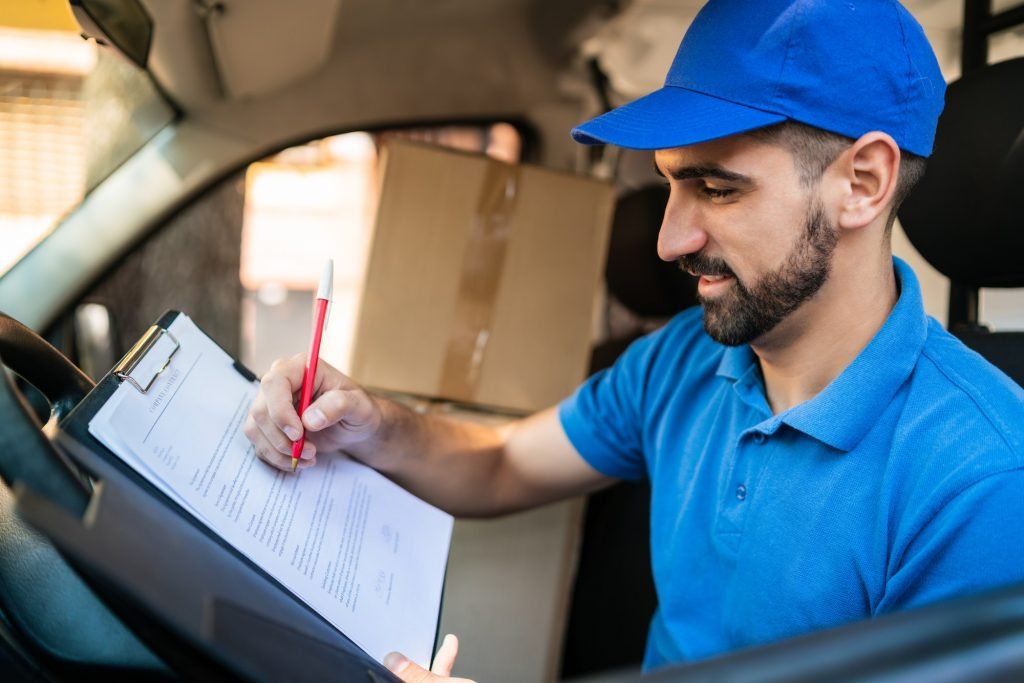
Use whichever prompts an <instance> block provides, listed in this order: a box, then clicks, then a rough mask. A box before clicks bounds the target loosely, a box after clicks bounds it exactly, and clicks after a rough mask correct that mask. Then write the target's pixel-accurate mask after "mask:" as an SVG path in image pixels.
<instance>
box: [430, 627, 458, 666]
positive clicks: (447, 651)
mask: <svg viewBox="0 0 1024 683" xmlns="http://www.w3.org/2000/svg"><path fill="white" fill-rule="evenodd" d="M458 654H459V639H458V638H456V637H455V636H454V635H452V634H451V633H449V634H448V635H446V636H445V637H444V640H443V641H442V642H441V648H440V649H439V650H438V651H437V654H436V655H434V664H433V666H431V667H430V670H431V671H432V672H433V673H435V674H437V675H439V676H451V675H452V667H453V666H455V658H456V657H457V656H458Z"/></svg>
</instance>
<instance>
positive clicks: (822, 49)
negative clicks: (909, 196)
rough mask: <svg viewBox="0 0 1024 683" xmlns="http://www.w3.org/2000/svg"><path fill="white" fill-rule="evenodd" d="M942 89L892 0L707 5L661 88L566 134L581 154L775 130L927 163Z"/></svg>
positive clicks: (931, 57)
mask: <svg viewBox="0 0 1024 683" xmlns="http://www.w3.org/2000/svg"><path fill="white" fill-rule="evenodd" d="M945 90H946V83H945V80H943V78H942V73H941V72H940V71H939V64H938V62H937V60H936V59H935V53H934V52H933V51H932V48H931V45H930V44H929V43H928V39H927V38H926V37H925V35H924V30H923V29H922V28H921V25H920V24H918V23H917V21H916V20H915V19H914V18H913V17H912V16H911V15H910V13H909V12H907V10H906V9H905V8H904V7H903V6H902V5H901V4H900V3H898V2H896V1H895V0H711V1H710V2H708V3H707V5H705V6H704V8H703V9H701V11H700V13H699V14H698V15H697V18H696V19H694V21H693V24H692V25H691V26H690V29H689V30H688V31H687V32H686V35H685V36H684V37H683V42H682V43H681V44H680V46H679V51H678V52H677V53H676V57H675V60H673V62H672V67H671V68H670V69H669V72H668V76H667V77H666V79H665V85H664V87H662V88H661V89H660V90H656V91H654V92H653V93H651V94H649V95H646V96H644V97H641V98H640V99H638V100H635V101H633V102H630V103H629V104H626V105H624V106H621V107H619V108H617V109H613V110H612V111H610V112H608V113H606V114H604V115H602V116H599V117H597V118H595V119H593V120H591V121H588V122H586V123H584V124H583V125H581V126H579V127H577V128H574V129H573V131H572V136H573V138H574V139H575V140H576V141H577V142H582V143H585V144H600V143H609V144H614V145H619V146H620V147H629V148H633V149H668V148H672V147H684V146H687V145H694V144H697V143H700V142H707V141H709V140H714V139H717V138H722V137H726V136H729V135H735V134H737V133H742V132H745V131H748V130H754V129H756V128H763V127H765V126H770V125H773V124H776V123H782V122H783V121H790V120H792V121H798V122H800V123H803V124H806V125H809V126H813V127H815V128H821V129H823V130H827V131H831V132H833V133H838V134H840V135H845V136H847V137H851V138H859V137H860V136H861V135H863V134H865V133H867V132H869V131H874V130H878V131H883V132H885V133H888V134H889V135H891V136H892V137H893V139H895V140H896V143H897V144H898V145H899V146H900V147H901V148H902V149H904V150H906V151H908V152H912V153H914V154H917V155H920V156H928V155H929V154H931V151H932V143H933V141H934V139H935V126H936V124H937V122H938V119H939V114H940V113H941V112H942V105H943V101H944V95H945Z"/></svg>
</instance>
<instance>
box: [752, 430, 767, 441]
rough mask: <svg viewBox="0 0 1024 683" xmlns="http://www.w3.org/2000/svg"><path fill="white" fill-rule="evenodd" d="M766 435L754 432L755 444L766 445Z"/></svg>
mask: <svg viewBox="0 0 1024 683" xmlns="http://www.w3.org/2000/svg"><path fill="white" fill-rule="evenodd" d="M764 438H765V437H764V433H762V432H754V443H764Z"/></svg>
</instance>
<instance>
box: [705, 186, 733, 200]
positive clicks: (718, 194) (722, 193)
mask: <svg viewBox="0 0 1024 683" xmlns="http://www.w3.org/2000/svg"><path fill="white" fill-rule="evenodd" d="M701 192H702V193H703V194H704V196H705V197H707V198H708V199H725V198H726V197H729V196H730V195H731V194H732V193H733V192H735V190H731V189H722V188H718V187H708V186H707V185H705V186H704V187H702V188H701Z"/></svg>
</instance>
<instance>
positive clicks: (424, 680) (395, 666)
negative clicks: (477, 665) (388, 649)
mask: <svg viewBox="0 0 1024 683" xmlns="http://www.w3.org/2000/svg"><path fill="white" fill-rule="evenodd" d="M458 654H459V639H458V638H456V637H455V636H453V635H452V634H450V633H449V634H448V635H446V636H445V637H444V642H442V643H441V649H439V650H438V651H437V655H436V656H435V657H434V665H433V666H431V667H430V671H427V670H426V669H424V668H423V667H421V666H420V665H418V664H416V663H415V662H411V661H409V660H408V659H406V658H405V656H403V655H401V654H399V653H397V652H392V653H391V654H389V655H388V656H387V657H385V658H384V666H386V667H387V668H388V669H390V670H391V673H393V674H395V675H396V676H398V677H399V678H401V679H402V680H403V681H405V683H473V681H471V680H469V679H468V678H449V676H450V675H451V673H452V667H453V666H455V657H456V655H458Z"/></svg>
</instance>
